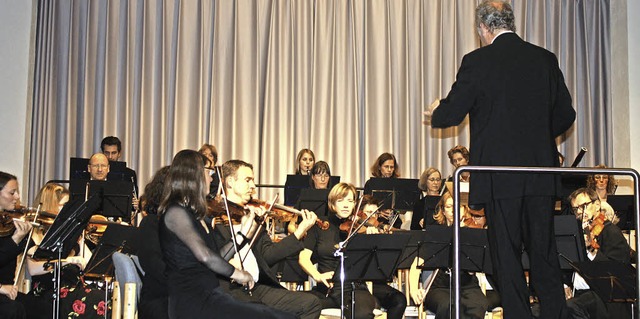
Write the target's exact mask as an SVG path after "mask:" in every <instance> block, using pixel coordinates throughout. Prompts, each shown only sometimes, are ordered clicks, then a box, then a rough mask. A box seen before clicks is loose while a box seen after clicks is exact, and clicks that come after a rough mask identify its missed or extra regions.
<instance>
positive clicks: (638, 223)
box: [451, 165, 640, 319]
mask: <svg viewBox="0 0 640 319" xmlns="http://www.w3.org/2000/svg"><path fill="white" fill-rule="evenodd" d="M464 172H493V173H520V174H522V173H528V174H531V173H540V174H559V173H565V174H571V175H594V174H608V175H627V176H631V177H633V199H634V207H635V227H636V247H640V238H638V236H637V233H638V231H639V230H640V207H638V206H640V205H639V204H638V203H640V200H639V195H638V189H639V188H640V187H639V180H640V175H638V172H637V171H636V170H634V169H632V168H626V169H622V168H561V167H519V166H471V165H469V166H460V167H458V168H457V169H456V170H455V172H453V243H452V244H453V269H452V274H451V275H452V277H453V287H454V298H453V302H454V303H455V315H454V318H456V319H460V300H461V299H460V175H461V174H462V173H464ZM487 213H489V214H490V212H487ZM635 262H636V265H638V256H637V254H636V260H635ZM636 291H637V293H638V295H637V296H636V301H635V304H636V307H635V308H636V309H640V308H638V301H640V268H638V267H636Z"/></svg>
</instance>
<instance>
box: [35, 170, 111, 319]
mask: <svg viewBox="0 0 640 319" xmlns="http://www.w3.org/2000/svg"><path fill="white" fill-rule="evenodd" d="M35 201H36V202H38V203H42V210H43V211H45V212H48V213H49V214H51V215H53V216H56V215H58V213H59V212H60V210H61V209H62V207H63V206H64V205H65V203H66V202H67V201H69V191H68V190H67V189H66V188H64V187H63V186H62V185H59V184H55V183H48V184H46V185H45V186H44V187H42V188H41V189H40V191H38V194H37V195H36V198H35ZM45 230H46V229H45ZM43 237H44V232H34V233H33V238H32V239H33V242H34V243H35V244H36V245H38V244H40V242H42V239H43ZM80 244H81V241H80V240H79V241H78V243H77V244H76V247H74V249H72V252H71V253H70V254H69V256H66V258H64V259H63V260H62V270H61V273H62V275H61V288H60V316H68V317H73V318H104V316H105V314H106V313H107V310H108V308H109V306H110V303H107V302H106V301H105V298H104V296H105V292H104V291H102V290H98V289H93V288H89V287H88V286H86V285H85V284H84V282H83V280H82V278H81V276H82V274H81V271H83V270H84V267H85V266H86V264H87V262H88V261H89V259H90V252H89V250H88V249H87V248H85V249H84V253H85V254H86V255H85V256H84V257H83V256H80V255H79V254H81V252H80V250H81V248H80ZM37 248H38V247H37V246H33V247H31V248H30V249H29V252H28V257H27V259H26V263H27V264H26V267H27V271H28V272H29V274H30V275H31V280H32V289H31V291H30V292H29V295H30V296H33V297H34V298H39V299H41V300H42V301H43V302H44V303H45V304H49V305H50V304H51V303H52V302H53V295H54V294H55V293H56V290H55V289H54V283H53V281H52V280H53V267H52V266H50V265H49V264H48V263H47V262H46V261H42V260H35V259H33V258H31V257H30V256H32V255H33V254H34V253H35V251H36V249H37Z"/></svg>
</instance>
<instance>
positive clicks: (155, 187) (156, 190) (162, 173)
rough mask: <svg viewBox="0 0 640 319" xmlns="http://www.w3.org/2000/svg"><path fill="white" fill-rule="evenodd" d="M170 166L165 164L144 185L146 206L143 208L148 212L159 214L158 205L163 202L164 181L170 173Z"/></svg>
mask: <svg viewBox="0 0 640 319" xmlns="http://www.w3.org/2000/svg"><path fill="white" fill-rule="evenodd" d="M169 168H171V166H165V167H163V168H161V169H159V170H158V171H157V172H156V173H155V174H154V175H153V178H152V179H151V182H149V184H147V186H145V187H144V194H143V195H142V197H144V202H145V203H144V207H142V210H144V211H145V212H147V214H154V215H155V214H157V213H158V207H160V203H162V198H163V197H162V193H163V192H164V184H165V183H164V182H165V179H166V177H167V174H168V173H169Z"/></svg>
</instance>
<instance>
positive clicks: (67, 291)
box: [60, 287, 69, 298]
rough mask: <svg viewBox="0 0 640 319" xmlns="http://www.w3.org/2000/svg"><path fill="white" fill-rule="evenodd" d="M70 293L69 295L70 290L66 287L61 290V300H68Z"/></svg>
mask: <svg viewBox="0 0 640 319" xmlns="http://www.w3.org/2000/svg"><path fill="white" fill-rule="evenodd" d="M68 293H69V288H66V287H63V288H60V298H67V294H68Z"/></svg>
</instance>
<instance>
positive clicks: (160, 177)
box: [137, 166, 170, 319]
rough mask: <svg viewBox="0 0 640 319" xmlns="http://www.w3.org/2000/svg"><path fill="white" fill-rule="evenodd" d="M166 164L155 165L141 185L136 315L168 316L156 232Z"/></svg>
mask: <svg viewBox="0 0 640 319" xmlns="http://www.w3.org/2000/svg"><path fill="white" fill-rule="evenodd" d="M169 168H170V166H165V167H163V168H161V169H159V170H158V171H157V172H156V173H155V175H153V178H152V179H151V182H149V184H147V186H145V187H144V193H143V195H142V198H143V199H142V202H143V206H142V210H143V212H144V213H145V214H146V216H145V217H144V218H143V219H142V221H141V222H140V227H139V230H138V238H139V240H140V241H139V245H138V253H137V255H138V260H139V261H140V266H141V267H142V270H144V276H142V289H141V291H140V301H139V302H138V309H139V312H138V313H139V315H140V319H145V318H149V319H163V318H169V292H168V290H167V280H168V278H167V273H166V264H165V262H164V259H163V257H162V248H161V247H160V238H159V233H158V229H159V228H158V208H159V207H160V203H161V202H162V191H163V189H164V182H165V178H166V176H167V173H169Z"/></svg>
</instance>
